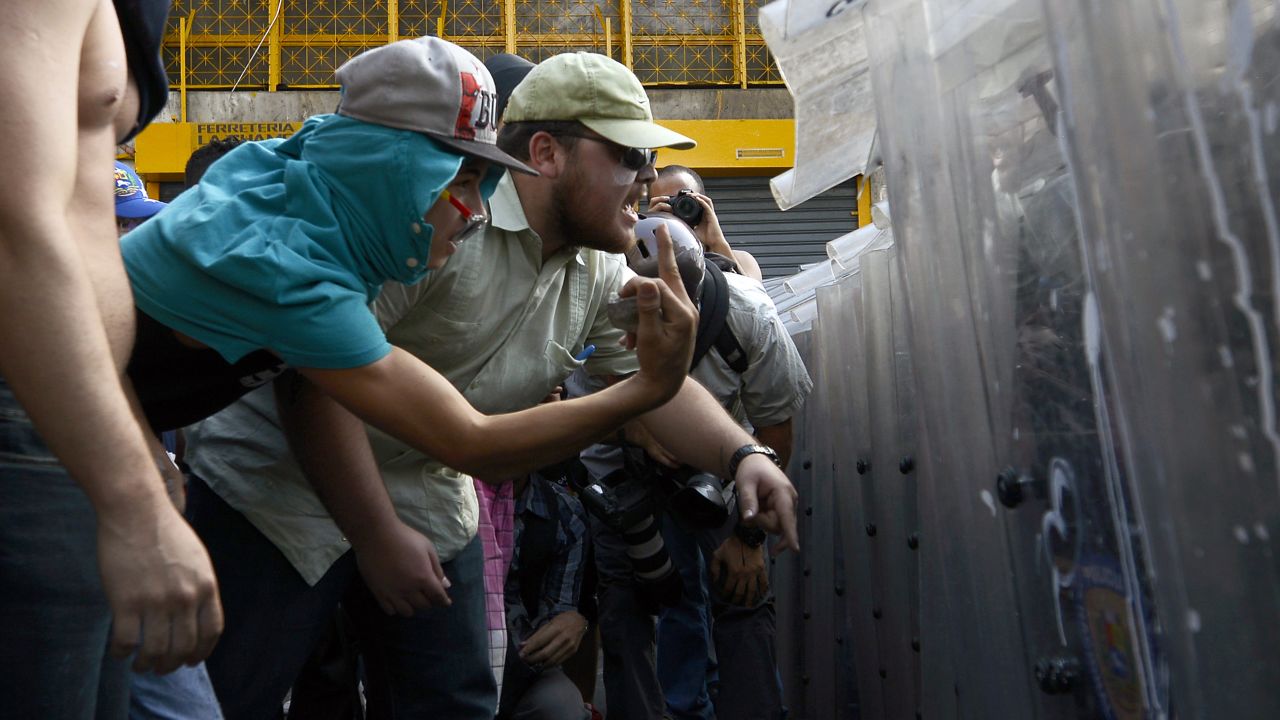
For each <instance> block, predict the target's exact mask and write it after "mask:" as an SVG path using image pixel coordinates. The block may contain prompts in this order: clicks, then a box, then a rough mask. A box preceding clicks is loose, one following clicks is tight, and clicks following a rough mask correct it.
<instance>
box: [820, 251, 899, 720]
mask: <svg viewBox="0 0 1280 720" xmlns="http://www.w3.org/2000/svg"><path fill="white" fill-rule="evenodd" d="M818 305H819V315H820V316H824V317H826V318H828V323H829V324H827V325H824V329H823V340H824V342H825V343H826V347H827V348H828V349H829V352H827V353H824V355H823V356H822V357H821V358H820V359H819V360H820V362H821V363H822V367H823V371H822V376H823V377H824V379H829V380H830V382H831V384H830V385H829V386H828V394H827V396H828V397H829V398H831V403H830V405H829V408H830V411H829V412H828V414H827V415H826V416H825V419H826V420H827V422H829V423H830V426H831V428H832V451H831V453H830V463H831V470H832V473H833V478H834V482H835V497H834V499H835V505H834V506H835V509H836V514H837V515H838V516H839V518H840V522H841V527H842V534H841V547H840V551H841V553H842V554H843V556H844V563H843V577H844V583H843V586H842V587H841V593H840V597H841V598H842V604H843V606H844V616H845V618H846V619H847V628H848V633H849V642H850V644H851V645H852V647H851V650H852V653H853V660H854V667H855V670H856V687H857V694H858V704H859V708H860V710H861V713H862V716H863V717H876V716H878V715H880V714H881V713H883V708H884V703H885V698H884V685H883V681H882V679H881V678H880V675H879V669H880V668H881V667H883V666H884V661H883V659H882V656H881V653H880V638H879V635H878V633H877V625H878V623H879V621H878V620H877V619H876V618H875V612H876V610H877V608H879V607H881V606H880V604H879V601H880V595H881V593H880V589H879V588H878V587H877V585H876V580H875V576H874V575H873V573H872V557H873V555H874V552H875V545H876V542H877V537H878V529H877V528H876V527H875V525H874V521H873V519H872V518H871V517H870V515H869V514H868V506H867V505H866V500H865V497H866V495H865V492H864V491H865V490H866V489H867V487H868V482H869V477H868V470H869V462H870V457H871V440H870V423H871V421H872V420H871V417H870V415H869V414H868V399H867V390H868V388H867V384H866V369H865V368H866V349H865V348H866V344H865V339H864V337H865V336H864V334H863V331H864V326H863V320H862V310H863V302H862V279H861V277H860V276H856V277H851V278H847V279H845V280H843V281H841V282H840V283H839V284H837V285H834V286H831V287H828V288H823V289H822V290H820V291H819V293H818ZM842 707H843V705H842Z"/></svg>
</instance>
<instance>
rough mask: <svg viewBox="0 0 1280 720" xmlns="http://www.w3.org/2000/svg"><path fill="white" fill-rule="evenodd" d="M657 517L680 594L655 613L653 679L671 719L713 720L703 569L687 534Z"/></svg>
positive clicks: (708, 612) (711, 656)
mask: <svg viewBox="0 0 1280 720" xmlns="http://www.w3.org/2000/svg"><path fill="white" fill-rule="evenodd" d="M662 520H663V522H662V526H663V527H662V537H663V541H664V542H665V543H666V546H667V553H668V554H669V555H671V562H672V564H673V565H675V567H676V569H677V570H678V571H679V572H680V579H681V580H682V581H683V584H684V596H683V598H682V599H681V600H680V604H679V605H677V606H675V607H673V608H663V609H662V611H661V612H659V613H658V654H657V671H658V683H659V684H660V685H661V686H662V694H663V696H665V698H666V701H667V712H668V713H670V714H671V716H672V717H673V718H676V720H715V717H716V713H715V708H714V707H713V706H712V704H711V696H712V694H713V693H714V686H715V684H716V682H717V680H718V676H717V673H716V661H715V645H714V643H713V642H712V640H711V609H710V608H711V603H710V593H709V592H708V590H707V570H706V567H705V565H704V563H703V559H702V552H701V551H700V550H699V549H698V543H697V541H696V540H695V539H694V538H693V536H692V535H691V534H690V533H688V532H686V531H683V530H681V529H680V528H678V527H676V525H675V522H674V521H673V520H672V519H671V517H670V516H669V515H666V514H664V515H663V516H662Z"/></svg>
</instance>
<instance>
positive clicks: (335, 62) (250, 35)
mask: <svg viewBox="0 0 1280 720" xmlns="http://www.w3.org/2000/svg"><path fill="white" fill-rule="evenodd" d="M760 4H762V0H613V1H604V0H176V1H175V2H174V3H173V9H172V11H171V12H170V25H169V32H168V34H167V36H166V38H165V44H164V53H165V61H166V64H167V65H168V70H169V74H170V77H172V78H173V79H174V84H175V85H178V84H182V83H185V86H186V87H187V88H188V89H202V90H208V89H230V88H244V89H255V90H263V89H265V90H278V89H284V88H291V89H304V88H332V87H335V84H334V80H333V73H334V70H336V69H337V68H338V66H339V65H341V64H342V63H344V62H346V61H347V59H349V58H350V57H352V56H354V55H356V54H358V53H360V52H362V51H363V50H366V49H368V48H371V47H376V46H378V45H382V44H384V43H387V42H392V41H395V40H397V39H400V38H407V37H420V36H422V35H427V34H433V35H438V36H440V37H444V38H447V39H448V40H451V41H453V42H456V43H458V44H459V45H461V46H463V47H465V48H467V49H468V50H471V51H472V52H473V53H475V54H476V55H477V56H479V57H480V58H481V59H484V58H487V57H488V56H489V55H491V54H493V53H499V52H515V53H518V54H520V55H523V56H525V57H527V58H529V59H530V60H533V61H534V62H538V61H541V60H543V59H544V58H546V57H549V56H551V55H554V54H556V53H560V52H565V51H571V50H590V51H592V52H599V53H607V54H609V55H610V56H611V57H614V58H615V59H616V60H618V61H620V62H622V63H624V64H626V65H627V66H628V67H630V68H632V69H633V70H634V71H635V73H636V75H637V77H639V78H640V80H641V82H643V83H644V84H645V85H648V86H703V87H744V88H745V87H749V86H767V85H780V84H781V83H782V78H781V77H780V76H779V75H778V71H777V68H776V67H775V65H774V63H773V59H772V57H770V55H769V51H768V49H767V48H766V47H765V44H764V39H763V38H762V37H761V36H760V30H759V26H758V25H757V22H756V16H757V12H758V8H759V5H760ZM184 33H185V38H184Z"/></svg>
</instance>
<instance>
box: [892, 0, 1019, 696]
mask: <svg viewBox="0 0 1280 720" xmlns="http://www.w3.org/2000/svg"><path fill="white" fill-rule="evenodd" d="M925 21H926V18H925V12H924V8H923V7H922V6H921V5H920V3H918V2H912V1H911V0H890V1H888V2H873V3H870V4H868V6H867V37H868V43H869V49H870V53H871V58H872V62H871V67H872V75H873V83H874V85H875V90H876V95H877V106H878V111H879V126H880V128H881V131H880V142H881V146H882V151H883V155H884V157H885V158H886V171H887V176H888V180H889V196H890V202H891V203H892V205H893V227H894V232H895V235H896V238H897V241H898V247H899V252H900V253H901V260H902V267H903V272H904V277H905V282H906V288H907V293H908V296H909V298H910V309H911V320H912V336H913V342H912V347H913V349H914V351H915V353H914V357H915V359H916V361H917V362H916V365H915V373H916V378H917V383H916V385H917V389H918V391H919V394H918V397H919V407H918V411H919V415H920V418H921V423H920V426H921V429H922V431H923V432H924V433H926V435H927V437H928V443H929V447H930V452H931V455H932V457H931V464H932V468H931V469H932V473H933V476H935V477H938V478H946V479H947V481H946V482H939V483H937V484H936V485H935V486H934V487H933V488H932V489H933V490H935V491H936V493H935V494H934V498H935V502H936V504H937V506H938V507H942V508H946V512H945V514H943V515H942V516H940V517H934V518H933V519H934V520H936V521H938V522H939V524H938V525H937V526H936V527H921V529H920V533H921V536H923V537H925V538H934V540H931V541H930V544H931V545H932V544H933V543H937V547H938V548H939V549H940V552H941V554H942V557H941V562H940V563H939V564H940V565H941V567H942V568H943V572H944V582H945V583H946V585H947V587H948V589H949V592H948V599H949V601H950V610H951V612H952V625H953V627H954V629H955V634H954V636H953V638H952V639H953V640H954V642H953V643H952V645H953V647H954V648H955V649H957V650H961V651H962V652H961V653H959V654H957V655H956V656H955V657H952V658H950V664H951V665H952V666H953V667H955V668H956V672H955V675H954V677H953V678H952V679H953V680H954V684H953V689H954V691H955V695H956V704H957V706H958V708H961V709H962V711H961V714H962V715H963V716H966V717H967V716H973V717H1034V712H1033V710H1032V708H1033V707H1034V706H1035V705H1034V703H1035V701H1034V700H1033V698H1032V695H1031V693H1032V689H1031V682H1030V680H1031V672H1030V668H1029V667H1028V663H1027V661H1026V658H1025V656H1024V650H1023V647H1022V642H1021V628H1020V627H1019V613H1018V602H1017V599H1016V595H1015V587H1014V583H1013V582H1011V580H1010V578H1009V572H1008V549H1007V542H1006V535H1005V531H1004V527H1003V518H1002V517H1000V516H999V515H998V514H997V513H996V512H995V508H994V506H993V505H990V504H989V503H988V502H986V501H985V500H986V499H988V498H989V496H990V490H989V489H988V485H989V478H991V477H994V467H995V466H996V460H995V458H994V449H993V448H992V445H991V436H992V428H991V424H992V423H991V418H990V415H989V413H988V412H987V402H986V397H985V383H984V363H983V362H982V357H981V355H980V353H979V349H978V337H977V336H976V334H975V331H974V328H975V324H976V323H975V318H974V317H973V315H972V309H971V307H970V296H969V283H968V279H967V277H966V268H967V267H968V264H967V263H966V261H965V257H964V252H963V248H962V246H961V244H960V243H959V242H957V237H956V236H957V231H956V229H955V228H954V227H946V224H945V223H946V221H949V220H950V221H954V219H955V218H956V217H958V216H959V215H960V212H959V208H958V207H957V205H956V203H955V201H954V198H953V197H952V196H951V195H950V194H949V192H948V187H949V186H950V185H951V183H948V182H945V180H946V179H947V176H948V172H949V170H950V165H951V162H950V160H949V158H948V157H947V156H946V155H945V154H944V147H943V144H942V143H943V139H944V136H945V133H944V128H945V125H944V120H943V111H942V108H941V107H940V106H939V100H938V97H939V92H940V89H939V87H938V79H937V75H936V68H935V67H934V65H933V60H932V59H931V58H930V57H929V54H928V46H929V37H928V34H927V26H926V22H925ZM940 226H941V227H946V229H945V231H940V229H939V227H940ZM983 490H987V496H988V498H984V496H983V495H982V491H983ZM927 643H928V638H923V639H922V644H927ZM966 648H968V649H975V648H981V649H982V650H981V653H982V661H981V662H980V663H975V662H973V660H972V658H969V659H966V658H965V656H964V653H963V649H966ZM992 676H994V677H999V678H1001V687H1000V688H999V689H997V688H996V687H993V686H992V685H991V682H990V680H989V678H990V677H992ZM936 681H937V679H936V678H933V677H923V678H922V683H923V684H925V685H926V686H927V685H930V684H932V683H935V682H936Z"/></svg>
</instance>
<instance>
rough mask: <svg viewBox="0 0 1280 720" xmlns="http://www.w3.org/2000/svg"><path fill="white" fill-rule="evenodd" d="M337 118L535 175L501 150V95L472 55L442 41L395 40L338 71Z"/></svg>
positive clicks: (363, 54) (369, 51) (349, 62)
mask: <svg viewBox="0 0 1280 720" xmlns="http://www.w3.org/2000/svg"><path fill="white" fill-rule="evenodd" d="M337 77H338V83H339V84H340V85H342V100H341V101H340V102H339V104H338V114H339V115H345V116H347V117H352V118H355V119H357V120H363V121H365V122H370V123H375V124H378V125H385V126H387V127H393V128H400V129H402V130H415V131H417V132H420V133H423V134H424V135H428V136H430V137H431V138H432V139H434V140H436V141H438V142H439V143H440V144H442V145H446V146H448V147H450V148H453V149H454V150H457V151H458V152H460V153H463V154H465V155H472V156H475V157H479V158H483V159H485V160H490V161H493V162H495V163H497V164H499V165H502V166H504V167H507V168H510V169H512V170H515V171H517V172H522V173H526V174H529V175H537V174H538V173H537V171H536V170H534V169H533V168H531V167H529V166H528V165H525V164H524V163H522V162H520V161H519V160H517V159H515V158H514V157H512V156H510V155H508V154H507V153H505V152H503V151H502V150H500V149H498V146H497V142H498V93H497V90H496V89H495V88H494V84H493V77H492V76H491V75H490V74H489V71H488V70H487V69H485V66H484V65H483V64H481V62H480V61H479V60H477V59H476V57H475V56H474V55H472V54H471V53H469V52H467V51H466V50H463V49H462V48H460V47H458V46H457V45H454V44H453V43H451V42H449V41H447V40H441V39H440V38H435V37H423V38H417V39H414V40H400V41H399V42H393V43H391V44H389V45H383V46H382V47H378V48H374V49H372V50H368V51H365V52H363V53H361V54H359V55H357V56H355V57H353V58H351V59H350V60H348V61H347V62H346V63H344V64H343V65H342V67H340V68H338V72H337Z"/></svg>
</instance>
